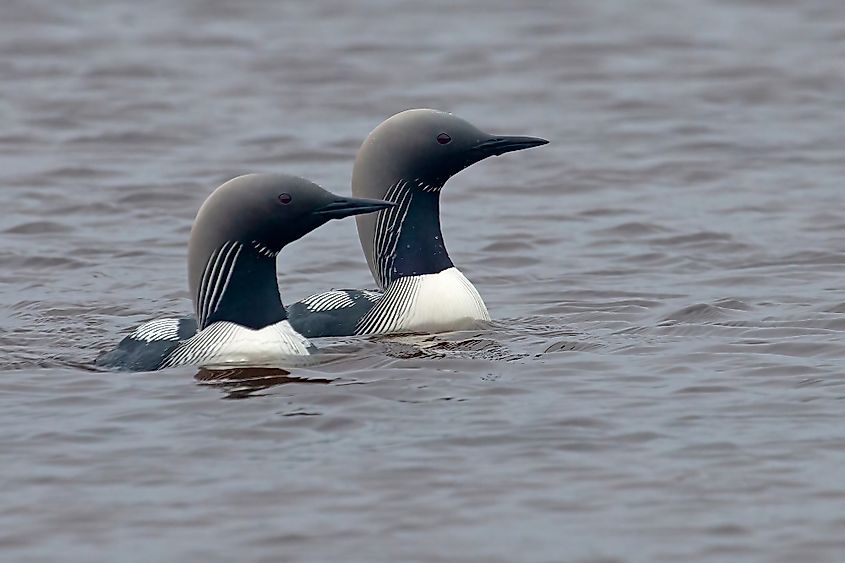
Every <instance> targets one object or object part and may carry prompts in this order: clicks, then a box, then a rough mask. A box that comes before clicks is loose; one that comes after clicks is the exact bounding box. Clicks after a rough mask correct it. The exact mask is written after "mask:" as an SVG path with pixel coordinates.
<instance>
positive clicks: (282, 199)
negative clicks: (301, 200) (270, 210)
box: [279, 194, 293, 205]
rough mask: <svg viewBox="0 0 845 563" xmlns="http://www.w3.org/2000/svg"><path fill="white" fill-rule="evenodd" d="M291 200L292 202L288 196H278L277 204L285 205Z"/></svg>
mask: <svg viewBox="0 0 845 563" xmlns="http://www.w3.org/2000/svg"><path fill="white" fill-rule="evenodd" d="M291 200H293V198H292V197H290V194H279V203H281V204H283V205H287V204H289V203H290V202H291Z"/></svg>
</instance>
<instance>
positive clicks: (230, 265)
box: [194, 241, 287, 330]
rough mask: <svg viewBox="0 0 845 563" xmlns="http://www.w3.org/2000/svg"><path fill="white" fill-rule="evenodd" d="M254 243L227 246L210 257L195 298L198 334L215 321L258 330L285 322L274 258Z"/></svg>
mask: <svg viewBox="0 0 845 563" xmlns="http://www.w3.org/2000/svg"><path fill="white" fill-rule="evenodd" d="M277 254H278V253H277V252H272V251H270V250H269V249H267V248H265V247H263V246H261V245H260V244H258V243H256V242H254V241H253V242H252V243H243V242H234V241H230V242H226V243H224V244H223V245H222V246H220V247H219V248H218V249H217V250H216V251H215V252H214V253H212V255H211V257H210V258H209V260H208V262H207V263H206V268H205V270H204V272H203V275H202V278H201V280H200V283H199V286H198V288H197V290H196V294H195V296H194V307H195V310H196V315H197V320H198V322H199V327H200V330H201V329H204V328H206V327H207V326H209V325H211V324H212V323H215V322H218V321H229V322H232V323H235V324H238V325H241V326H244V327H247V328H251V329H255V330H257V329H260V328H264V327H265V326H269V325H271V324H275V323H277V322H279V321H283V320H285V319H286V318H287V312H286V311H285V307H284V305H282V299H281V297H280V296H279V284H278V281H277V278H276V255H277Z"/></svg>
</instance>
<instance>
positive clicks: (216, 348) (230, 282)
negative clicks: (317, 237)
mask: <svg viewBox="0 0 845 563" xmlns="http://www.w3.org/2000/svg"><path fill="white" fill-rule="evenodd" d="M393 206H394V204H393V203H390V202H386V201H382V200H379V199H364V198H356V197H342V196H338V195H335V194H333V193H331V192H328V191H326V190H324V189H323V188H321V187H319V186H318V185H316V184H314V183H312V182H309V181H308V180H305V179H302V178H298V177H296V176H286V175H272V174H249V175H246V176H239V177H237V178H234V179H232V180H229V181H228V182H226V183H225V184H223V185H222V186H220V187H219V188H217V189H216V190H215V191H214V192H213V193H212V194H211V195H210V196H209V197H208V199H206V200H205V203H203V204H202V206H201V207H200V209H199V212H198V213H197V217H196V220H195V222H194V225H193V228H192V229H191V237H190V241H189V243H188V282H189V287H190V293H191V298H192V300H193V304H194V313H195V319H157V320H154V321H151V322H148V323H146V324H144V325H142V326H141V327H139V328H138V329H137V330H136V331H134V332H133V333H132V334H130V335H129V336H127V337H126V338H124V339H123V340H122V341H121V342H120V343H119V344H118V346H117V348H116V349H114V350H112V351H110V352H107V353H105V354H103V355H101V356H100V357H99V358H97V360H96V364H97V365H100V366H103V367H118V368H123V369H131V370H137V371H151V370H157V369H162V368H166V367H173V366H178V365H185V364H193V365H209V364H215V365H219V364H229V363H244V362H259V363H264V362H274V361H278V360H279V359H283V358H284V357H286V356H301V355H306V354H310V353H311V352H313V351H314V350H315V348H314V347H313V346H312V345H311V343H310V342H309V341H308V339H307V338H306V337H304V336H303V335H302V334H300V333H299V332H297V331H296V330H295V329H294V328H293V327H292V326H291V324H290V322H289V321H288V316H287V311H286V310H285V307H284V305H282V300H281V297H280V296H279V287H278V282H277V277H276V276H277V271H276V256H277V255H278V254H279V251H281V250H282V248H284V247H285V246H286V245H287V244H289V243H291V242H293V241H295V240H297V239H299V238H301V237H302V236H304V235H305V234H307V233H309V232H310V231H312V230H314V229H316V228H317V227H319V226H321V225H323V224H324V223H326V222H328V221H329V220H330V219H339V218H341V217H348V216H351V215H358V214H363V213H371V212H375V211H380V210H382V209H387V208H389V207H393Z"/></svg>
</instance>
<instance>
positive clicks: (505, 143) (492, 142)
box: [472, 135, 549, 160]
mask: <svg viewBox="0 0 845 563" xmlns="http://www.w3.org/2000/svg"><path fill="white" fill-rule="evenodd" d="M548 143H549V142H548V141H547V140H546V139H541V138H540V137H522V136H518V135H509V136H504V137H491V138H489V139H486V140H484V141H481V142H480V143H478V144H477V145H475V146H474V147H473V148H472V151H473V152H475V153H476V154H477V155H478V157H479V160H481V159H483V158H487V157H488V156H499V155H500V154H505V153H506V152H513V151H521V150H522V149H530V148H531V147H539V146H542V145H546V144H548Z"/></svg>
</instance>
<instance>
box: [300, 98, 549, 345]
mask: <svg viewBox="0 0 845 563" xmlns="http://www.w3.org/2000/svg"><path fill="white" fill-rule="evenodd" d="M547 143H548V141H547V140H545V139H541V138H538V137H524V136H498V135H491V134H489V133H485V132H483V131H481V130H479V129H478V128H476V127H475V126H474V125H472V124H470V123H469V122H467V121H465V120H463V119H461V118H459V117H457V116H455V115H452V114H450V113H446V112H442V111H437V110H433V109H413V110H407V111H404V112H401V113H398V114H396V115H394V116H392V117H390V118H388V119H387V120H385V121H384V122H382V123H381V124H380V125H379V126H378V127H376V128H375V129H374V130H373V131H372V132H371V133H370V135H369V136H368V137H367V138H366V140H365V141H364V143H363V144H362V146H361V148H360V150H359V151H358V155H357V157H356V158H355V165H354V168H353V172H352V193H353V195H355V196H358V197H369V198H379V199H384V200H387V201H390V202H393V203H395V204H396V206H395V207H393V208H392V209H389V210H386V211H384V212H383V213H378V214H374V215H367V216H364V215H362V216H359V217H356V221H357V225H358V236H359V239H360V241H361V246H362V247H363V250H364V255H365V256H366V259H367V264H368V265H369V267H370V271H371V272H372V275H373V278H374V279H375V281H376V284H377V285H378V291H369V290H356V289H335V290H332V291H328V292H323V293H317V294H314V295H311V296H310V297H307V298H305V299H303V300H302V301H299V302H297V303H294V304H292V305H291V306H290V307H289V308H288V314H289V318H290V323H291V325H292V326H293V327H294V328H295V329H296V330H297V331H299V332H300V333H301V334H303V335H305V336H307V337H321V336H349V335H355V334H386V333H397V332H442V331H449V330H459V329H462V328H469V327H471V326H473V325H474V324H476V323H477V322H478V321H489V320H490V314H489V313H488V311H487V307H486V306H485V304H484V301H483V299H482V298H481V296H480V295H479V293H478V291H477V290H476V289H475V286H473V285H472V283H471V282H470V281H469V280H468V279H467V278H466V277H465V276H464V275H463V274H462V273H461V271H460V270H458V268H456V267H455V265H454V264H453V263H452V260H451V259H450V258H449V253H448V252H447V251H446V246H445V243H444V241H443V234H442V233H441V231H440V191H441V190H442V189H443V186H444V185H445V183H446V181H447V180H448V179H449V178H451V177H452V176H453V175H455V174H457V173H458V172H460V171H461V170H463V169H465V168H467V167H469V166H471V165H472V164H475V163H476V162H479V161H481V160H484V159H486V158H488V157H490V156H498V155H501V154H504V153H507V152H512V151H518V150H522V149H527V148H531V147H537V146H540V145H545V144H547Z"/></svg>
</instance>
